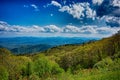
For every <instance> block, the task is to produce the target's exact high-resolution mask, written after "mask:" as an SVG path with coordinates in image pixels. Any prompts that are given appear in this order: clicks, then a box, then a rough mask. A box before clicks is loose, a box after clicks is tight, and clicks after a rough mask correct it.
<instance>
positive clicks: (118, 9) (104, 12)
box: [51, 0, 120, 27]
mask: <svg viewBox="0 0 120 80" xmlns="http://www.w3.org/2000/svg"><path fill="white" fill-rule="evenodd" d="M92 3H93V4H90V3H88V2H77V3H73V4H68V5H66V4H64V5H61V4H60V3H58V2H57V1H51V5H54V6H57V7H59V9H58V11H60V12H67V13H68V14H70V15H72V16H73V18H76V19H78V20H79V19H80V20H81V19H82V20H86V19H88V20H92V21H93V20H98V21H99V20H100V19H101V18H102V19H103V21H106V24H107V25H109V26H111V27H120V23H119V20H118V19H119V18H120V0H92ZM111 16H112V17H114V18H112V19H110V18H111ZM103 17H105V18H103ZM109 17H110V18H109ZM106 18H108V19H109V20H108V19H106Z"/></svg>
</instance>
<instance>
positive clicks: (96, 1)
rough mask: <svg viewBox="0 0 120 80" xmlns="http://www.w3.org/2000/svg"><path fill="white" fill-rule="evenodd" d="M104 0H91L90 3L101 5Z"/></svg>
mask: <svg viewBox="0 0 120 80" xmlns="http://www.w3.org/2000/svg"><path fill="white" fill-rule="evenodd" d="M103 1H104V0H92V3H93V4H95V5H101V4H102V2H103Z"/></svg>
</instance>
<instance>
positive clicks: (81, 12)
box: [59, 2, 96, 20]
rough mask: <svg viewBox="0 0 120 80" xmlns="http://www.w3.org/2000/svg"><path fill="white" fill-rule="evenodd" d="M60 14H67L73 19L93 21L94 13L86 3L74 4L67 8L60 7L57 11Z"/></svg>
mask: <svg viewBox="0 0 120 80" xmlns="http://www.w3.org/2000/svg"><path fill="white" fill-rule="evenodd" d="M59 11H60V12H67V13H68V14H70V15H72V16H73V17H74V18H77V19H82V18H91V19H93V20H94V19H95V16H96V12H95V11H94V10H92V9H91V8H90V4H89V3H87V2H84V3H75V4H72V5H68V6H62V7H61V8H60V9H59Z"/></svg>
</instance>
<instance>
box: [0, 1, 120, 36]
mask: <svg viewBox="0 0 120 80" xmlns="http://www.w3.org/2000/svg"><path fill="white" fill-rule="evenodd" d="M119 4H120V1H119V0H0V35H1V36H4V35H8V33H11V34H14V33H16V35H17V34H19V35H21V33H24V34H25V36H28V34H29V36H30V35H33V34H31V32H33V33H34V35H35V34H39V33H40V35H39V36H41V33H44V35H46V36H47V35H50V34H51V33H52V35H53V34H56V33H57V34H59V35H58V36H61V34H65V35H66V34H71V35H73V36H74V35H75V34H77V36H82V34H83V36H85V35H87V34H91V35H92V36H94V37H95V36H97V35H112V34H114V33H115V32H117V30H119V28H120V22H119V21H120V20H119V18H120V14H119V13H120V6H119ZM38 28H39V31H37V30H38ZM84 28H85V29H84ZM30 29H32V30H31V31H30ZM35 29H36V30H35ZM41 29H42V30H41ZM25 31H26V32H25ZM45 33H46V34H45ZM16 35H14V36H16ZM34 35H33V36H34ZM52 35H51V36H52ZM8 36H11V35H8ZM21 36H24V35H23V34H22V35H21ZM56 36H57V35H56ZM69 36H70V35H69Z"/></svg>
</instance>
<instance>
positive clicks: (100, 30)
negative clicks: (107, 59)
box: [0, 21, 120, 37]
mask: <svg viewBox="0 0 120 80" xmlns="http://www.w3.org/2000/svg"><path fill="white" fill-rule="evenodd" d="M119 30H120V27H108V26H105V27H98V26H95V25H88V26H78V27H77V26H72V25H66V26H64V27H58V26H56V25H48V26H43V27H40V26H38V25H33V26H19V25H9V24H7V23H6V22H3V21H0V34H2V35H3V34H6V35H7V33H8V34H12V35H14V33H16V34H25V35H32V34H34V35H35V34H43V33H49V34H51V33H54V35H55V34H62V35H61V36H63V35H66V34H67V35H68V34H79V35H80V34H84V35H85V34H86V35H88V34H89V35H90V34H91V35H93V34H94V35H95V34H96V35H99V34H101V35H112V34H115V33H117V31H119ZM52 35H53V34H52ZM96 35H95V37H96Z"/></svg>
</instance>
